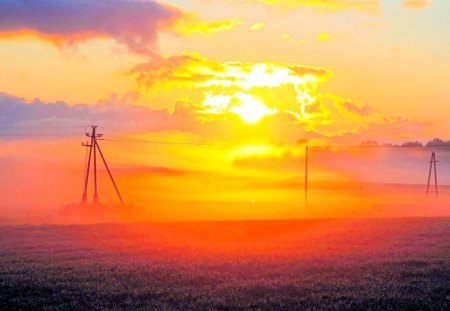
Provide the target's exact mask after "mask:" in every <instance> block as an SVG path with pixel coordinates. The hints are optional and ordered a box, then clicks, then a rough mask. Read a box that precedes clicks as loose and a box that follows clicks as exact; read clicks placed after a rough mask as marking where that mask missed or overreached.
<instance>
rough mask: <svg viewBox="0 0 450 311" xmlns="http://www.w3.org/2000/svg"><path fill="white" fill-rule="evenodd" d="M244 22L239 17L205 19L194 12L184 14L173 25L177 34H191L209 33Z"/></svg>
mask: <svg viewBox="0 0 450 311" xmlns="http://www.w3.org/2000/svg"><path fill="white" fill-rule="evenodd" d="M242 23H243V22H242V21H241V20H240V19H239V18H232V19H224V20H212V21H203V20H201V19H200V18H198V17H197V16H196V15H193V14H184V16H183V17H181V18H179V19H178V21H177V23H176V24H175V25H174V26H173V29H174V31H175V32H176V33H177V34H180V35H184V36H189V35H193V34H198V35H208V34H214V33H218V32H223V31H229V30H232V29H235V28H236V27H237V26H239V25H241V24H242Z"/></svg>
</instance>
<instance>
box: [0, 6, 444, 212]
mask: <svg viewBox="0 0 450 311" xmlns="http://www.w3.org/2000/svg"><path fill="white" fill-rule="evenodd" d="M448 12H450V2H449V1H445V0H389V1H388V0H361V1H356V0H336V1H323V0H285V1H277V0H245V1H244V0H177V1H170V2H169V1H168V2H162V1H150V0H148V1H147V0H108V1H106V0H70V1H69V0H47V1H28V0H5V1H0V135H1V136H0V174H1V175H3V177H4V178H5V179H3V178H2V179H3V180H7V181H8V182H7V183H6V186H4V189H3V190H4V192H5V193H4V194H2V195H1V199H0V207H1V206H3V207H4V211H10V210H13V209H16V210H18V209H26V210H27V213H34V212H36V213H37V211H38V210H39V211H41V210H42V209H44V210H45V209H46V208H48V207H49V206H60V205H62V204H64V203H68V202H75V201H77V200H79V199H78V197H79V196H80V195H81V192H82V181H83V176H84V172H83V170H84V169H85V167H84V166H85V161H84V159H85V151H86V150H85V149H86V148H82V147H81V146H80V143H81V142H83V141H85V140H86V136H85V132H86V131H90V125H92V124H96V125H98V126H99V131H100V132H101V133H103V134H105V136H104V138H105V140H104V141H102V142H100V144H101V146H102V149H104V153H105V156H106V158H107V159H108V162H109V163H110V166H111V168H112V171H113V173H114V174H115V175H116V179H117V183H118V184H119V186H120V187H119V188H121V189H122V192H123V196H124V197H125V198H127V200H126V201H128V202H130V201H132V202H133V203H135V204H136V205H145V206H153V207H154V208H153V209H152V213H154V214H152V215H153V216H152V217H153V218H152V219H156V220H171V219H200V218H201V219H203V218H208V219H209V218H220V219H222V218H242V217H244V218H245V217H250V218H259V217H263V218H264V217H265V218H271V217H272V218H273V217H275V218H289V217H294V216H295V215H297V214H296V213H297V212H298V211H297V207H298V206H297V205H298V202H299V200H300V201H301V200H303V198H302V195H303V194H302V190H301V189H302V187H303V185H302V184H301V183H302V180H303V174H304V156H305V154H304V147H305V145H306V144H308V145H316V146H331V145H334V146H337V145H359V144H361V142H366V143H367V142H368V141H370V142H372V143H373V142H378V143H379V144H383V143H390V144H401V143H404V142H408V141H420V142H426V141H429V140H431V139H433V138H435V137H441V138H443V139H446V138H448V136H449V135H448V132H449V131H450V125H449V123H448V122H447V120H448V119H449V118H450V110H449V109H447V104H448V102H450V93H449V92H448V90H447V85H448V81H450V58H449V57H448V55H450V41H449V40H448V37H449V35H450V26H449V24H448V14H449V13H448ZM428 151H429V150H421V151H420V152H418V153H415V152H414V151H411V152H409V151H408V152H407V153H405V154H404V155H403V156H402V157H399V156H398V154H397V153H396V152H393V151H376V152H374V151H367V152H366V151H365V152H363V153H361V152H360V153H358V152H355V151H352V150H331V149H329V150H328V152H323V151H320V150H319V151H312V155H315V156H316V157H314V158H312V160H311V161H313V162H312V164H311V165H312V169H313V172H314V174H312V175H311V178H312V180H313V181H314V180H315V181H316V182H317V183H324V182H325V180H326V181H327V182H335V183H336V182H345V183H349V182H354V181H355V180H357V181H364V182H379V183H387V182H397V183H411V184H422V183H423V182H424V179H426V177H427V176H426V174H427V161H428V159H429V152H428ZM314 152H316V154H314ZM438 156H440V155H438ZM445 157H446V153H444V154H442V157H441V165H442V166H443V167H445V165H447V163H446V162H445V161H446V159H445ZM318 159H321V160H320V161H319V160H318ZM336 159H338V160H336ZM349 163H351V164H349ZM367 163H370V164H369V166H370V167H375V166H376V167H377V169H371V170H367ZM386 163H387V164H386ZM399 163H400V164H399ZM405 163H406V164H405ZM420 165H422V166H423V167H422V166H421V168H422V169H421V170H417V169H416V167H417V166H420ZM393 167H394V169H393ZM413 168H414V172H412V171H413ZM363 172H364V174H363ZM380 172H383V173H380ZM100 174H104V176H103V175H102V176H103V177H102V179H101V183H102V187H103V188H101V191H103V192H101V193H102V198H104V199H105V200H110V201H114V200H116V199H115V197H114V192H113V190H112V187H111V185H110V184H108V183H109V181H108V180H107V176H106V173H105V171H104V169H103V168H101V173H100ZM425 181H426V180H425ZM443 182H444V183H445V182H447V181H446V179H445V177H443ZM448 182H450V180H449V181H448ZM287 184H288V185H289V186H287ZM261 187H262V188H263V191H261ZM91 190H92V189H91V188H89V196H91V194H92V193H91V192H92V191H91ZM22 193H27V194H28V195H27V196H23V195H22ZM344 201H345V200H344ZM344 201H343V202H344ZM211 202H212V203H211ZM228 202H234V203H235V205H234V206H236V207H235V209H234V210H233V209H232V210H230V211H227V212H224V209H223V208H221V207H220V206H222V205H224V206H226V205H227V203H228ZM236 202H238V203H236ZM268 202H269V203H270V202H271V203H273V204H272V205H270V204H269V203H268ZM295 202H297V203H295ZM239 204H241V205H239ZM343 204H344V203H343ZM344 205H345V204H344ZM162 206H165V207H167V206H174V207H173V208H168V207H167V208H166V209H164V208H163V207H162ZM193 206H194V207H193ZM211 206H213V207H211ZM280 206H283V207H282V208H281V207H280ZM187 210H188V211H187ZM194 210H195V211H194ZM30 211H31V212H30ZM189 211H191V212H189ZM347 212H348V213H350V211H347ZM347 212H346V213H347ZM351 212H352V213H354V210H352V211H351ZM333 213H334V212H333ZM138 214H139V213H138ZM344 214H345V213H344ZM0 215H3V218H4V219H6V218H8V217H13V216H10V213H9V212H4V214H1V213H0ZM8 215H9V216H8ZM27 215H28V214H27ZM180 215H181V216H180ZM327 215H330V214H327ZM333 215H334V214H333ZM346 215H347V214H346ZM322 216H325V214H323V215H322ZM14 217H17V216H14Z"/></svg>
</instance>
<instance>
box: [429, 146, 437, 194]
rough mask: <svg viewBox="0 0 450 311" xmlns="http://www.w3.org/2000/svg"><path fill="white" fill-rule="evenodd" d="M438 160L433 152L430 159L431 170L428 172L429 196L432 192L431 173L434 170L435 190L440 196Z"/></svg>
mask: <svg viewBox="0 0 450 311" xmlns="http://www.w3.org/2000/svg"><path fill="white" fill-rule="evenodd" d="M437 162H439V161H436V154H435V153H434V152H432V153H431V160H430V170H429V172H428V183H427V196H428V194H429V192H430V182H431V173H432V171H433V170H434V192H435V193H436V196H438V183H437V168H436V163H437Z"/></svg>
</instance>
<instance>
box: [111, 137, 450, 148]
mask: <svg viewBox="0 0 450 311" xmlns="http://www.w3.org/2000/svg"><path fill="white" fill-rule="evenodd" d="M103 140H105V141H112V142H130V143H144V144H161V145H188V146H189V145H192V146H211V147H230V146H232V147H234V146H235V147H250V148H251V147H268V146H271V147H280V148H305V146H308V147H309V148H316V149H332V148H341V149H352V148H385V149H389V148H391V149H393V148H397V149H427V148H428V149H429V148H435V147H436V148H450V145H443V144H442V145H432V146H399V145H367V146H365V145H294V144H273V145H258V144H252V145H247V144H244V145H242V144H235V143H222V144H219V143H201V142H187V141H185V142H181V141H162V140H146V139H129V138H113V139H109V138H106V139H103Z"/></svg>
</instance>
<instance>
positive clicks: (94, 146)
mask: <svg viewBox="0 0 450 311" xmlns="http://www.w3.org/2000/svg"><path fill="white" fill-rule="evenodd" d="M91 128H92V132H91V133H86V136H87V137H89V138H90V140H91V141H90V143H82V146H84V147H88V148H89V156H88V163H87V168H86V175H85V176H86V177H85V180H84V192H83V196H82V198H81V204H87V188H88V183H89V174H90V167H91V159H92V157H93V158H94V159H93V161H94V195H93V198H92V202H93V203H94V204H98V203H99V199H98V186H97V150H98V152H99V153H100V156H101V158H102V160H103V163H104V165H105V167H106V170H107V171H108V175H109V178H110V179H111V181H112V184H113V186H114V189H115V191H116V194H117V196H118V197H119V200H120V203H121V204H124V203H123V199H122V196H121V195H120V192H119V189H118V187H117V185H116V182H115V181H114V178H113V176H112V174H111V170H110V169H109V167H108V164H107V163H106V160H105V157H104V156H103V153H102V151H101V149H100V145H99V144H98V142H97V140H99V139H101V137H103V134H98V133H97V126H96V125H92V126H91Z"/></svg>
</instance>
